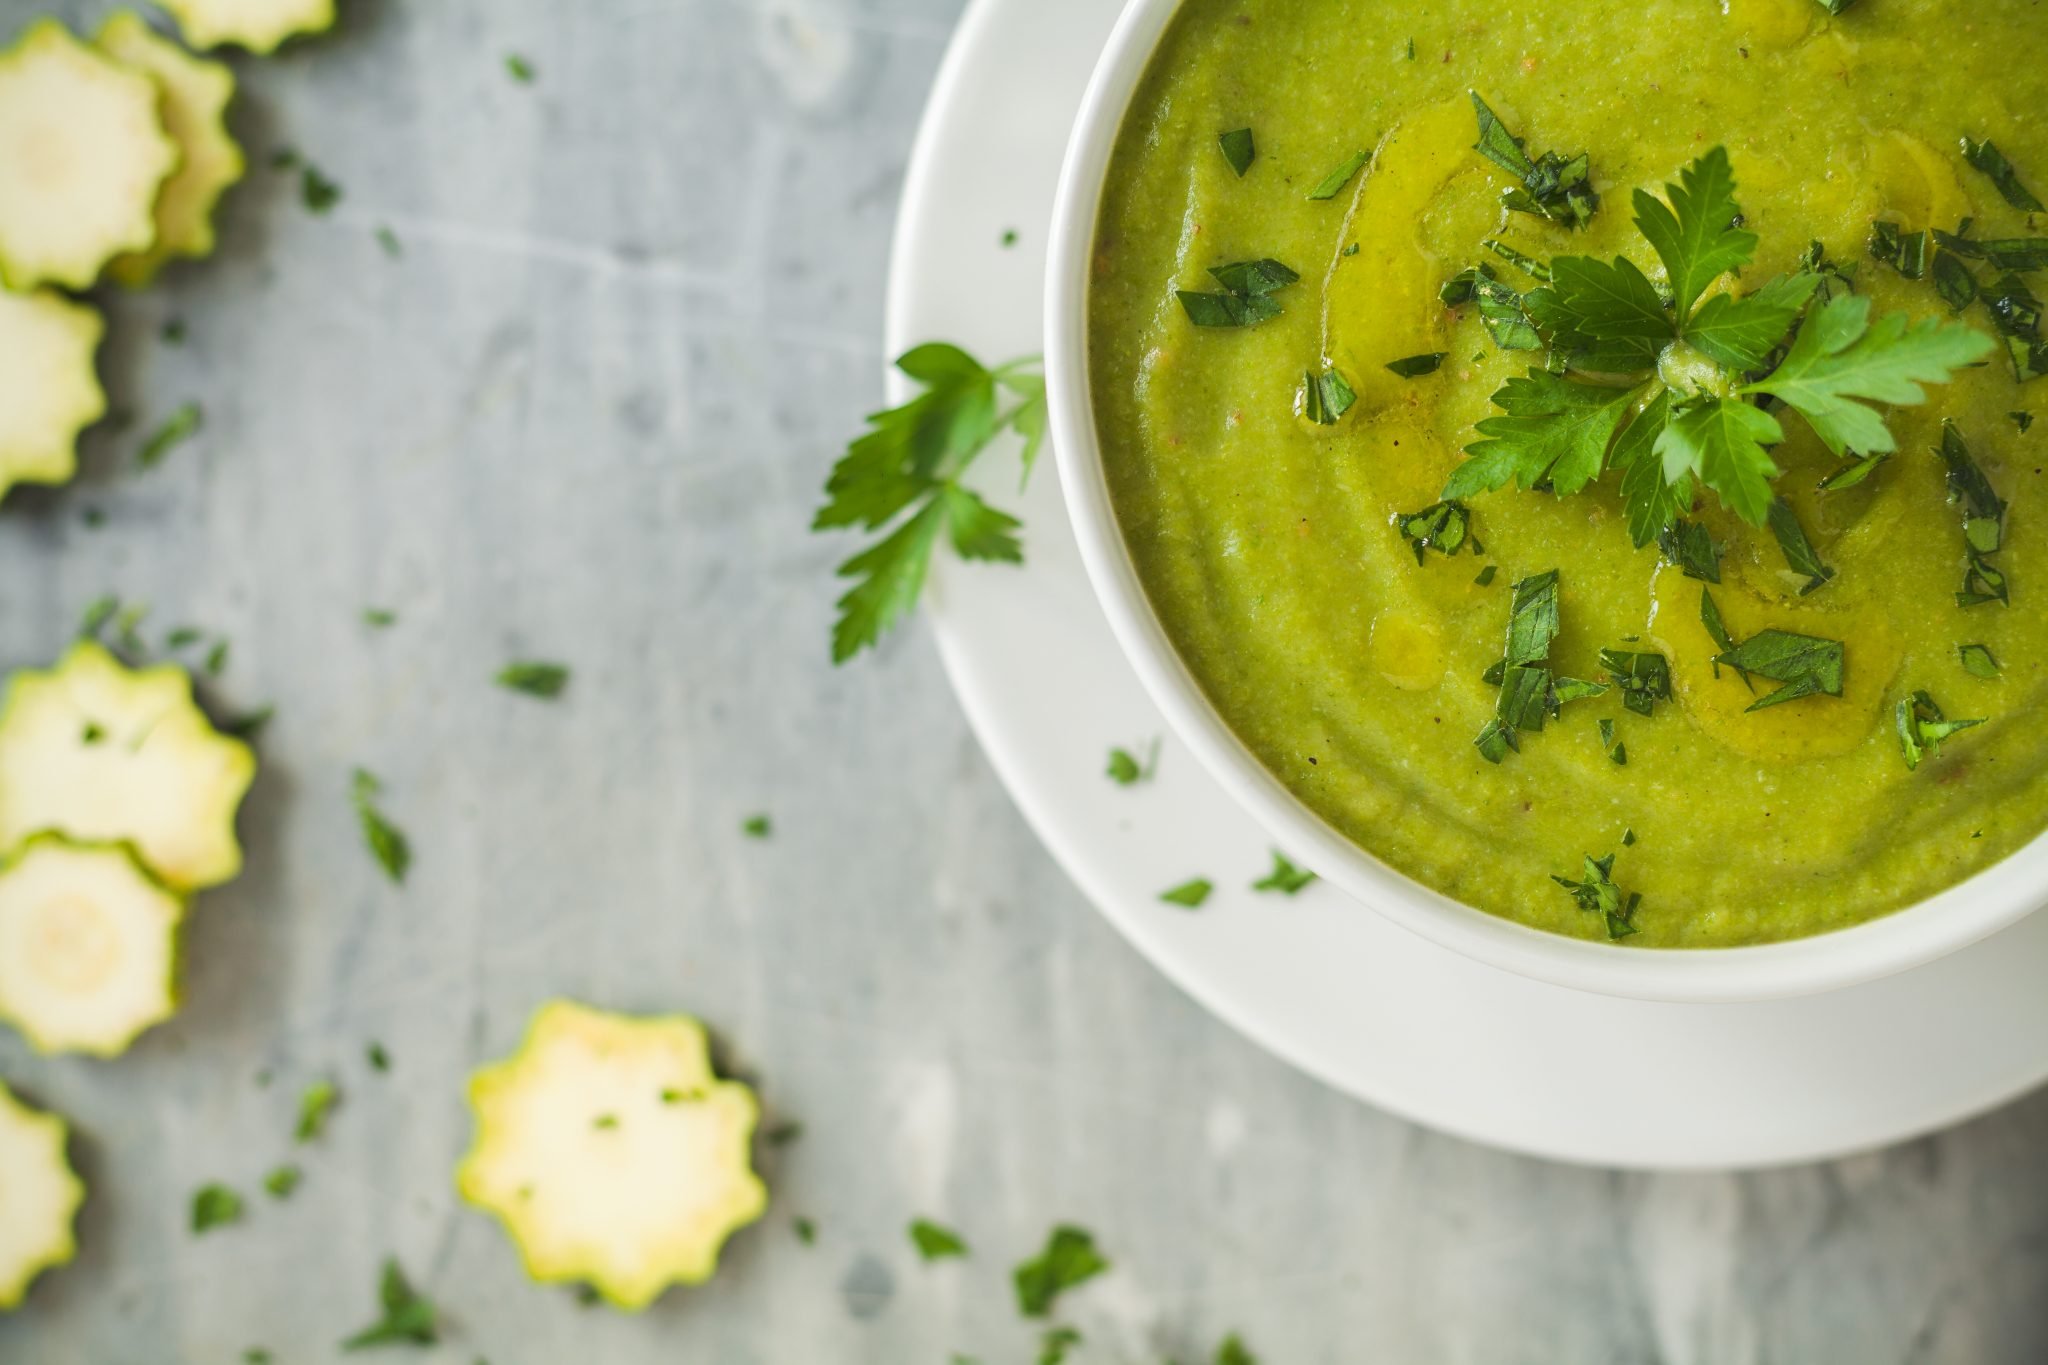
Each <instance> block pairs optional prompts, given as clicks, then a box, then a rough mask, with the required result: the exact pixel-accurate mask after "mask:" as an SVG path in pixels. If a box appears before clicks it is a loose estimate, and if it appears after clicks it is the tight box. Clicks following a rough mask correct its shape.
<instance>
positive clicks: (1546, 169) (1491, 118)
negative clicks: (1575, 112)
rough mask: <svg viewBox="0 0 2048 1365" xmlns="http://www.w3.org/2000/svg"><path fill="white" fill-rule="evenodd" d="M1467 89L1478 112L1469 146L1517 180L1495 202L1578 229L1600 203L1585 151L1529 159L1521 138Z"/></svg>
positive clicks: (1554, 153) (1587, 220)
mask: <svg viewBox="0 0 2048 1365" xmlns="http://www.w3.org/2000/svg"><path fill="white" fill-rule="evenodd" d="M1470 93H1471V95H1472V107H1473V109H1474V110H1475V111H1476V112H1477V113H1478V115H1479V141H1478V142H1476V143H1474V144H1473V148H1472V149H1473V150H1474V151H1476V152H1478V153H1479V154H1480V155H1481V156H1483V157H1485V158H1486V159H1487V160H1488V161H1491V162H1492V163H1493V164H1494V165H1496V166H1499V167H1500V168H1501V169H1502V170H1504V171H1506V172H1507V173H1508V174H1509V175H1512V176H1514V177H1515V178H1516V179H1517V180H1518V181H1520V182H1521V183H1520V185H1519V186H1518V187H1516V188H1513V189H1509V190H1507V191H1504V192H1503V193H1502V195H1501V203H1502V204H1504V205H1505V206H1507V207H1508V208H1510V209H1512V210H1514V211H1515V212H1517V213H1529V214H1534V215H1536V216H1537V217H1539V218H1548V219H1550V220H1551V221H1552V222H1554V223H1563V224H1564V225H1565V226H1567V227H1572V228H1582V227H1584V226H1585V225H1586V224H1587V223H1588V222H1589V221H1591V219H1592V217H1593V213H1594V211H1595V210H1597V209H1598V208H1599V207H1600V196H1599V195H1598V194H1596V193H1594V191H1593V184H1592V178H1591V161H1590V159H1589V158H1588V156H1587V154H1586V153H1585V152H1580V153H1579V154H1578V155H1577V156H1574V157H1566V156H1564V155H1562V154H1560V153H1558V152H1545V153H1544V154H1543V155H1542V156H1540V157H1537V158H1536V159H1535V160H1533V161H1532V160H1531V159H1530V158H1529V153H1528V152H1527V151H1526V150H1525V149H1524V145H1523V141H1522V139H1521V138H1518V137H1516V136H1515V135H1514V134H1513V133H1511V132H1509V131H1508V129H1507V125H1506V124H1504V123H1502V122H1501V121H1500V117H1499V115H1497V114H1495V113H1494V112H1493V110H1492V109H1490V108H1489V107H1487V103H1486V101H1485V100H1483V99H1481V98H1480V97H1479V92H1478V91H1476V90H1474V91H1472V92H1470Z"/></svg>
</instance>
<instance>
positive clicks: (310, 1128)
mask: <svg viewBox="0 0 2048 1365" xmlns="http://www.w3.org/2000/svg"><path fill="white" fill-rule="evenodd" d="M340 1102H341V1091H339V1090H337V1089H336V1088H335V1085H334V1082H333V1081H315V1082H313V1083H312V1084H311V1085H309V1086H307V1087H306V1089H305V1091H304V1092H303V1093H302V1094H301V1095H300V1096H299V1126H298V1127H297V1128H296V1129H294V1130H293V1132H292V1139H293V1140H294V1141H296V1142H311V1141H313V1140H314V1139H315V1138H317V1137H319V1136H320V1135H321V1134H322V1133H324V1132H326V1131H327V1119H328V1116H329V1115H330V1114H332V1113H333V1112H334V1106H335V1105H337V1104H339V1103H340Z"/></svg>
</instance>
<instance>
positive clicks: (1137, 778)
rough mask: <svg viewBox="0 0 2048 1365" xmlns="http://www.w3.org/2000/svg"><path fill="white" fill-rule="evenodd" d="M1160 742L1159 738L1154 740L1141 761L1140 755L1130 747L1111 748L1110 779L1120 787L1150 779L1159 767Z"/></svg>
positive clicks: (1108, 773)
mask: <svg viewBox="0 0 2048 1365" xmlns="http://www.w3.org/2000/svg"><path fill="white" fill-rule="evenodd" d="M1159 744H1160V741H1159V740H1157V739H1154V740H1153V741H1152V743H1151V745H1150V746H1149V747H1147V749H1146V750H1145V758H1144V761H1143V762H1140V761H1139V759H1138V756H1137V755H1136V754H1135V753H1133V752H1132V751H1131V750H1129V749H1125V748H1113V749H1111V750H1110V751H1109V768H1108V771H1107V776H1108V778H1109V780H1110V781H1112V782H1114V783H1116V784H1117V785H1118V786H1119V787H1132V786H1136V785H1137V784H1138V783H1140V782H1145V781H1149V780H1150V779H1151V777H1152V774H1153V773H1154V772H1156V771H1158V768H1159Z"/></svg>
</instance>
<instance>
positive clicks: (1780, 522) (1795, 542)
mask: <svg viewBox="0 0 2048 1365" xmlns="http://www.w3.org/2000/svg"><path fill="white" fill-rule="evenodd" d="M1768 515H1769V519H1770V523H1771V534H1772V535H1774V536H1776V537H1777V538H1778V548H1779V549H1780V550H1783V551H1784V552H1785V563H1786V564H1787V565H1789V566H1790V567H1791V569H1792V571H1793V572H1794V573H1802V574H1805V575H1806V586H1805V587H1803V588H1801V589H1800V590H1799V595H1800V596H1801V597H1804V596H1806V595H1807V594H1808V593H1810V592H1812V591H1813V590H1814V589H1815V588H1818V587H1820V586H1822V585H1823V584H1825V583H1826V582H1827V581H1828V580H1829V579H1831V578H1833V577H1834V576H1835V571H1834V570H1833V569H1832V568H1830V567H1828V566H1827V565H1826V564H1823V563H1822V562H1821V558H1820V552H1819V551H1818V550H1816V549H1814V548H1813V542H1812V541H1811V540H1809V539H1807V536H1806V528H1805V527H1804V526H1801V525H1800V524H1799V514H1798V513H1797V512H1795V511H1793V510H1792V504H1791V503H1789V502H1787V501H1785V500H1784V499H1783V498H1778V499H1775V500H1774V501H1773V502H1772V503H1771V510H1770V512H1769V514H1768Z"/></svg>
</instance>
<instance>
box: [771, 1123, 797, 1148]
mask: <svg viewBox="0 0 2048 1365" xmlns="http://www.w3.org/2000/svg"><path fill="white" fill-rule="evenodd" d="M803 1135H804V1126H803V1125H802V1124H801V1123H798V1122H797V1121H796V1120H794V1119H784V1120H783V1121H782V1122H781V1123H778V1124H776V1125H775V1126H774V1127H773V1128H770V1129H769V1130H768V1131H767V1132H765V1133H763V1134H761V1141H763V1142H765V1143H767V1144H768V1145H769V1146H770V1147H787V1146H789V1144H790V1143H792V1142H795V1141H796V1140H797V1139H798V1138H800V1137H802V1136H803Z"/></svg>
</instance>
